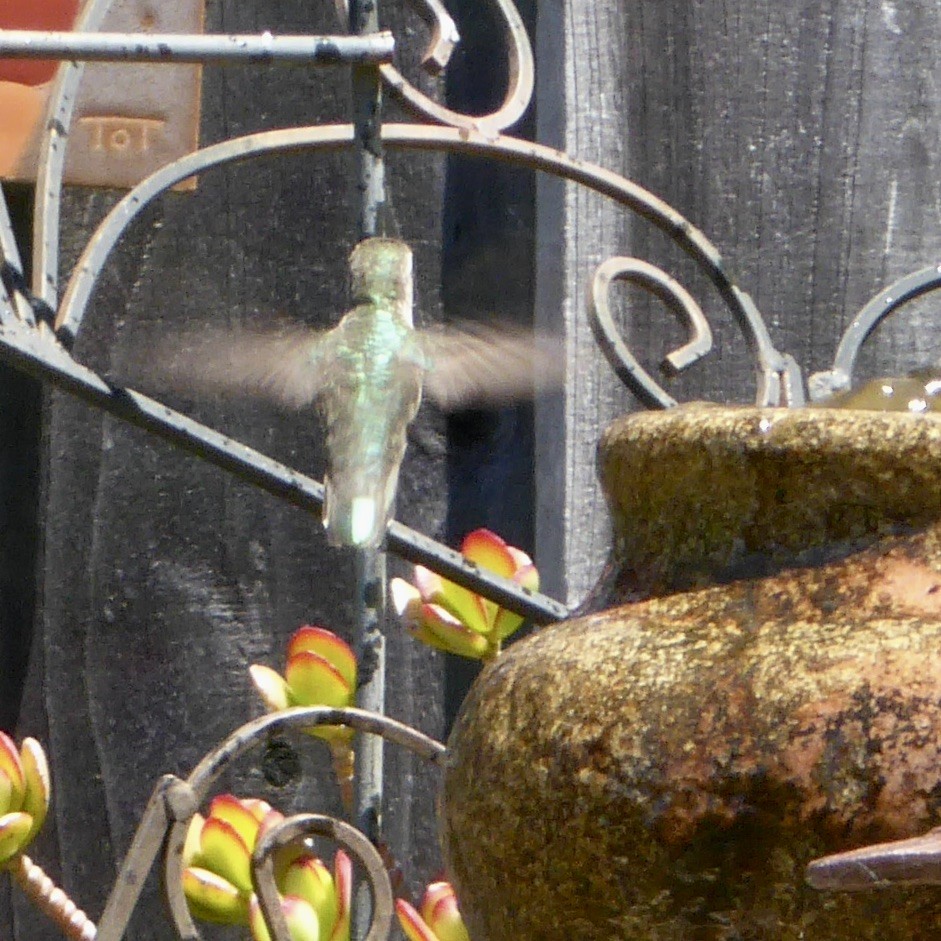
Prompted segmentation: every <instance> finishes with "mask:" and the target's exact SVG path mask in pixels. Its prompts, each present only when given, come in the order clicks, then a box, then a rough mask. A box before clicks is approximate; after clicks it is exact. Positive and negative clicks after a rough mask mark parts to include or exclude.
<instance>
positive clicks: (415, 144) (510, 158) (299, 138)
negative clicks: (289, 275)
mask: <svg viewBox="0 0 941 941" xmlns="http://www.w3.org/2000/svg"><path fill="white" fill-rule="evenodd" d="M382 140H383V143H384V144H387V145H390V146H393V147H405V148H415V149H430V150H445V151H449V152H451V153H461V154H469V155H476V156H482V157H490V158H492V159H496V160H503V161H506V162H509V163H514V164H520V165H523V166H526V167H529V168H531V169H536V170H541V171H544V172H546V173H551V174H553V175H554V176H559V177H562V178H563V179H566V180H571V181H573V182H576V183H580V184H582V185H584V186H587V187H589V188H590V189H593V190H595V191H596V192H598V193H600V194H601V195H603V196H606V197H608V198H610V199H613V200H615V201H616V202H618V203H620V204H621V205H623V206H626V207H627V208H629V209H631V210H632V211H634V212H636V213H638V214H639V215H640V216H642V217H643V218H644V219H646V220H648V221H649V222H651V223H652V224H653V225H655V226H656V227H657V228H659V229H661V230H662V231H663V232H665V233H666V234H667V235H668V236H669V237H670V238H671V239H673V241H674V242H676V244H677V245H679V246H680V248H682V249H683V250H684V251H685V252H686V253H687V254H688V255H689V256H690V257H691V258H693V260H694V261H696V262H697V263H698V264H699V265H700V267H701V268H703V270H704V271H705V273H706V274H707V276H708V277H709V279H710V280H711V281H712V283H713V284H714V285H715V287H716V288H717V289H718V291H719V294H720V295H721V297H722V298H723V300H724V301H725V303H726V305H727V307H728V308H729V309H730V311H731V312H732V314H733V316H734V317H735V319H736V321H737V322H738V324H739V327H740V329H741V330H742V332H743V334H744V336H745V339H746V342H747V343H748V345H749V348H750V349H751V351H752V353H753V355H754V358H755V362H756V372H757V374H758V393H757V396H756V400H757V403H756V404H758V405H778V404H781V400H782V399H787V398H788V395H790V397H791V398H790V400H789V401H790V404H798V403H799V402H800V401H802V394H801V391H800V390H801V383H800V374H799V370H798V368H797V365H796V363H794V361H793V359H792V358H791V357H790V356H787V355H785V354H781V353H779V352H778V351H777V350H776V349H775V347H774V344H773V343H772V341H771V337H770V335H769V334H768V330H767V327H766V326H765V323H764V321H763V320H762V319H761V315H760V314H759V313H758V310H757V308H756V307H755V305H754V303H753V302H752V300H751V298H750V297H749V296H748V295H747V294H746V293H745V292H744V291H741V290H740V289H739V288H738V287H736V286H735V285H734V284H733V283H732V282H731V281H730V280H729V277H728V275H727V273H726V271H725V268H724V265H723V261H722V257H721V255H720V254H719V251H718V249H717V248H716V247H715V246H714V245H713V244H712V242H710V241H709V240H708V239H707V238H706V236H705V235H703V233H702V232H700V231H699V229H697V228H696V227H695V226H693V225H692V223H690V222H689V221H688V220H687V219H686V218H684V217H683V216H682V215H681V214H680V213H678V212H677V211H676V210H675V209H673V208H672V207H670V206H669V205H668V204H667V203H665V202H663V200H661V199H659V198H657V197H656V196H654V195H653V194H652V193H650V192H648V191H647V190H645V189H644V188H643V187H641V186H638V185H637V184H636V183H632V182H631V181H630V180H627V179H625V178H624V177H623V176H621V175H620V174H617V173H614V172H613V171H611V170H606V169H604V168H603V167H599V166H597V165H595V164H591V163H587V162H585V161H582V160H577V159H574V158H572V157H569V156H568V155H567V154H564V153H561V152H560V151H558V150H555V149H554V148H551V147H545V146H543V145H541V144H535V143H532V142H530V141H523V140H518V139H517V138H513V137H505V136H502V135H497V136H496V137H488V136H486V135H484V134H481V133H479V132H477V131H469V130H465V129H460V128H450V127H433V126H425V125H417V124H387V125H384V126H383V129H382ZM352 141H353V129H352V126H351V125H348V124H339V125H323V126H318V127H305V128H289V129H286V130H277V131H267V132H264V133H259V134H252V135H248V136H246V137H240V138H235V139H232V140H228V141H224V142H223V143H220V144H214V145H212V146H210V147H206V148H204V149H202V150H199V151H196V152H195V153H193V154H189V155H187V156H186V157H183V158H181V159H180V160H177V161H175V162H174V163H172V164H169V165H168V166H166V167H163V168H162V169H160V170H158V171H157V172H156V173H154V174H152V175H151V176H149V177H148V178H147V179H146V180H144V181H143V182H141V183H140V184H138V185H137V186H136V187H135V188H134V189H133V190H131V191H130V192H129V193H128V194H127V195H126V196H125V197H124V198H123V199H122V200H121V201H120V202H119V203H118V204H117V205H116V206H115V207H114V208H113V209H112V210H111V212H110V213H109V214H108V216H106V217H105V219H104V220H103V221H102V223H101V225H99V227H98V229H97V230H96V231H95V233H94V235H93V236H92V237H91V239H90V240H89V242H88V244H87V245H86V247H85V251H84V252H83V253H82V257H81V258H80V259H79V261H78V263H77V265H76V269H75V271H74V272H73V275H72V278H71V280H70V281H69V284H68V287H67V289H66V292H65V294H64V296H63V299H62V305H61V307H60V309H59V314H58V317H57V319H56V335H57V336H58V337H59V339H60V340H61V341H62V343H63V344H65V345H66V346H69V345H70V344H71V343H72V342H73V341H74V338H75V336H76V333H77V331H78V328H79V325H80V323H81V320H82V317H83V316H84V312H85V309H86V308H87V305H88V303H89V300H90V297H91V294H92V291H93V289H94V285H95V281H96V279H97V278H98V276H99V274H100V272H101V270H102V267H103V266H104V264H105V262H106V261H107V259H108V257H109V255H110V254H111V252H112V251H113V249H114V247H115V245H116V243H117V241H118V240H119V239H120V238H121V236H122V234H123V233H124V231H125V229H126V228H127V227H128V226H129V225H130V224H131V222H132V221H133V220H134V219H135V218H136V217H137V215H138V214H139V213H140V212H141V211H142V210H143V208H144V207H145V206H146V205H147V204H148V203H149V202H150V201H151V200H153V199H154V198H155V197H156V196H158V195H160V194H161V193H163V192H165V191H166V190H168V189H170V188H171V187H172V186H174V185H176V184H177V183H179V182H181V181H182V180H185V179H186V178H187V177H189V176H192V175H193V174H195V173H202V172H205V171H206V170H209V169H211V168H214V167H219V166H222V165H224V164H228V163H233V162H237V161H242V160H250V159H256V158H258V157H261V156H263V155H266V154H271V153H276V152H282V153H283V152H292V151H304V150H332V149H338V148H341V147H347V146H349V145H350V144H351V143H352ZM782 377H783V378H782Z"/></svg>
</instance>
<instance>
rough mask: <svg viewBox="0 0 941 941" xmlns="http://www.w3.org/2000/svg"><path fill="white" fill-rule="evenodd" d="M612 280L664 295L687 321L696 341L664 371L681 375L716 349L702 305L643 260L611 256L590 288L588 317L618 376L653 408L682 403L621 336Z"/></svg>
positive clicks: (671, 358) (674, 356)
mask: <svg viewBox="0 0 941 941" xmlns="http://www.w3.org/2000/svg"><path fill="white" fill-rule="evenodd" d="M612 281H627V282H629V283H632V284H637V285H639V286H640V287H643V288H645V289H646V290H648V291H649V292H650V293H651V294H654V295H656V296H657V297H659V298H660V299H661V300H662V301H663V302H664V303H665V304H666V305H667V307H669V308H670V310H671V311H672V312H673V313H674V314H676V316H677V317H678V318H679V319H680V320H683V319H684V318H685V320H686V321H687V323H688V324H689V329H690V340H689V342H688V343H686V344H685V345H684V346H681V347H680V348H679V349H676V350H674V351H673V352H672V353H670V354H669V355H668V356H667V357H666V360H665V361H664V367H665V368H668V369H669V370H670V371H672V372H680V371H681V370H683V369H686V368H687V367H689V366H691V365H692V364H693V363H695V362H697V361H698V360H700V359H701V358H702V357H703V356H705V355H706V354H707V353H708V352H709V351H710V350H711V349H712V330H711V328H710V327H709V322H708V321H707V320H706V317H705V315H704V314H703V312H702V308H701V307H700V306H699V304H697V303H696V301H695V300H693V297H692V295H690V293H689V292H688V291H687V290H686V289H685V288H684V287H683V286H682V285H681V284H679V283H678V282H677V281H675V280H674V279H673V278H671V277H670V276H669V275H668V274H666V272H664V271H662V270H661V269H660V268H657V267H655V266H654V265H651V264H649V263H648V262H646V261H641V260H640V259H639V258H609V259H608V260H607V261H606V262H604V263H603V264H601V265H599V266H598V268H597V269H596V270H595V276H594V278H593V279H592V282H591V284H590V285H589V288H588V316H589V320H590V322H591V326H592V330H593V331H594V334H595V340H596V341H597V343H598V345H599V346H600V347H601V349H602V352H603V353H604V354H605V356H606V357H607V358H608V362H609V363H610V364H611V368H612V369H614V371H615V372H616V373H617V375H618V378H619V379H620V380H621V381H622V382H623V383H624V384H625V385H626V386H628V387H629V388H630V389H631V391H632V392H633V393H634V394H635V395H636V396H637V398H639V399H640V400H641V402H643V403H644V405H646V406H648V407H649V408H672V407H673V406H674V405H676V404H677V402H676V399H674V398H673V397H672V396H670V395H668V394H667V393H666V392H664V391H663V389H662V388H661V386H660V385H659V384H658V383H657V382H655V381H654V379H653V377H652V376H651V375H650V373H648V372H647V370H646V369H644V367H643V366H641V364H640V363H639V362H638V361H637V358H636V357H635V356H634V354H633V353H631V351H630V350H629V349H628V346H627V344H626V343H625V342H624V340H623V339H622V338H621V334H620V331H619V330H618V328H617V325H616V324H615V322H614V317H613V315H612V314H611V305H610V304H609V299H610V293H611V282H612Z"/></svg>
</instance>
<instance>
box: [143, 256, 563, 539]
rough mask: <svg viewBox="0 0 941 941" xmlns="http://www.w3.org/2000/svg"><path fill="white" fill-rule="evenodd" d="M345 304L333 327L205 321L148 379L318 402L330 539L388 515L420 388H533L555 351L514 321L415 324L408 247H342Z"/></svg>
mask: <svg viewBox="0 0 941 941" xmlns="http://www.w3.org/2000/svg"><path fill="white" fill-rule="evenodd" d="M349 268H350V287H351V294H352V300H353V304H354V306H353V307H352V309H351V310H349V311H347V312H346V313H345V314H344V315H343V316H342V318H341V319H340V321H339V323H338V324H337V325H336V326H335V327H333V328H332V329H329V330H326V331H317V330H313V329H310V328H303V327H292V328H288V329H276V330H268V331H260V330H251V331H243V332H240V333H233V332H231V331H221V330H217V329H210V328H207V329H204V330H201V331H199V332H195V333H192V334H187V335H184V336H183V337H182V338H181V337H179V335H177V337H176V340H175V345H174V346H170V345H169V344H168V343H164V344H162V348H161V349H158V351H157V355H156V357H153V358H151V362H150V364H149V365H148V366H145V367H143V370H144V373H145V376H144V377H143V378H144V382H145V384H146V385H158V386H160V387H162V388H165V387H167V386H170V387H172V388H178V389H183V390H184V391H189V392H193V393H196V394H206V393H209V394H218V393H222V394H225V395H239V396H256V397H261V398H264V399H267V400H269V401H273V402H275V403H277V404H280V405H282V406H287V407H290V408H304V407H306V406H309V405H312V404H314V403H316V405H317V407H318V408H319V410H320V412H321V415H322V417H323V420H324V425H325V427H326V451H327V471H326V474H325V478H324V489H325V498H324V507H323V522H324V526H325V528H326V532H327V540H328V542H329V543H330V544H331V545H334V546H355V547H359V548H366V547H372V546H378V545H379V544H380V543H381V542H382V541H383V539H384V538H385V532H386V528H387V527H388V524H389V522H390V520H391V519H392V513H393V509H394V502H395V493H396V488H397V485H398V479H399V470H400V468H401V466H402V460H403V458H404V456H405V448H406V440H407V430H408V426H409V424H410V423H411V421H412V419H413V418H414V417H415V414H416V412H417V411H418V406H419V404H420V403H421V400H422V393H423V391H424V392H425V393H426V394H427V395H428V397H429V398H431V399H433V400H434V401H435V402H436V403H437V404H438V405H439V406H440V407H441V408H443V409H445V410H453V409H457V408H471V407H475V406H477V407H479V406H481V405H483V404H488V403H489V404H495V403H507V402H512V401H518V400H521V399H524V398H528V397H531V396H532V395H534V394H535V392H537V391H539V390H541V389H544V388H547V387H548V386H550V385H556V384H558V382H560V381H561V372H560V370H561V362H562V360H563V357H562V356H560V355H559V353H558V352H557V351H554V350H552V349H550V345H549V344H547V343H545V342H543V343H541V344H540V343H537V342H536V341H534V339H533V337H532V335H527V334H526V333H524V332H523V331H521V330H514V329H507V328H491V327H485V326H478V325H474V326H463V327H457V328H456V327H432V328H429V329H423V330H418V329H416V328H415V324H414V315H413V308H414V294H413V288H412V251H411V249H410V248H409V247H408V245H406V244H405V243H404V242H402V241H399V240H398V239H392V238H368V239H364V240H363V241H362V242H360V243H359V244H358V245H356V246H355V248H354V249H353V251H352V252H351V254H350V256H349Z"/></svg>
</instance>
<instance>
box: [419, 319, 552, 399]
mask: <svg viewBox="0 0 941 941" xmlns="http://www.w3.org/2000/svg"><path fill="white" fill-rule="evenodd" d="M419 340H420V342H421V346H422V351H423V353H424V356H425V362H426V364H427V370H428V371H427V373H426V375H425V392H426V393H427V395H428V396H429V397H430V398H432V399H434V400H435V402H437V403H438V405H439V406H440V407H441V408H443V409H445V410H448V411H450V410H454V409H463V408H476V407H480V406H483V405H505V404H508V403H510V402H520V401H525V400H526V399H531V398H532V397H533V396H534V395H539V394H541V393H543V392H546V391H549V390H550V389H554V388H558V387H559V386H561V385H562V384H563V383H564V382H565V350H564V347H563V341H562V338H561V337H550V336H534V335H533V334H532V332H531V331H526V330H521V329H514V328H511V327H488V326H482V325H477V324H467V325H462V326H459V327H441V328H432V329H429V330H423V331H421V333H420V334H419Z"/></svg>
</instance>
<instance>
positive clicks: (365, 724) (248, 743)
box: [164, 706, 445, 941]
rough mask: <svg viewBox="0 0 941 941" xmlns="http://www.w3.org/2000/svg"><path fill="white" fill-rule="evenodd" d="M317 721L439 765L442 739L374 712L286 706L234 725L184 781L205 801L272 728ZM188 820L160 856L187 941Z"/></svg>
mask: <svg viewBox="0 0 941 941" xmlns="http://www.w3.org/2000/svg"><path fill="white" fill-rule="evenodd" d="M318 725H348V726H350V727H351V728H353V729H356V731H358V732H367V733H369V734H372V735H380V736H382V738H384V739H386V740H387V741H389V742H392V743H394V744H396V745H401V746H402V747H404V748H407V749H409V750H410V751H413V752H415V753H416V754H417V755H419V756H420V757H421V758H424V759H425V760H426V761H430V762H432V763H433V764H440V763H441V762H442V761H443V759H444V753H445V750H444V745H442V744H441V743H440V742H436V741H435V740H434V739H433V738H429V737H428V736H427V735H424V734H423V733H421V732H418V731H416V730H415V729H413V728H411V727H409V726H407V725H405V724H403V723H402V722H396V720H395V719H390V718H388V717H387V716H384V715H380V714H378V713H373V712H366V711H364V710H362V709H331V708H328V707H326V706H311V707H307V708H300V707H297V708H293V709H284V710H282V711H280V712H273V713H270V714H269V715H266V716H262V717H261V718H260V719H255V720H254V721H253V722H248V723H246V724H245V725H243V726H241V728H238V729H236V730H235V731H234V732H233V733H232V734H231V735H230V736H229V737H228V738H227V739H226V740H225V741H224V742H222V744H220V745H219V746H217V747H216V748H214V749H213V750H212V751H211V752H209V754H207V755H206V757H205V758H203V760H202V761H201V762H200V763H199V764H198V765H197V766H196V767H195V768H194V769H193V772H192V773H191V774H190V776H189V778H187V780H186V784H187V785H188V786H189V787H190V788H191V790H192V792H193V795H194V798H195V803H196V805H199V804H201V803H202V802H203V801H205V800H206V798H207V796H208V794H209V789H210V787H211V786H212V784H213V783H214V782H215V781H216V779H217V778H218V777H219V775H221V774H222V773H223V772H224V771H225V769H226V768H228V767H229V765H231V764H232V762H234V761H235V760H236V759H237V758H239V757H241V756H242V755H244V754H245V753H246V752H247V751H250V750H251V749H253V748H257V747H259V746H261V745H264V743H265V742H266V741H267V740H268V736H269V735H271V734H272V733H275V732H283V731H288V730H294V731H297V732H301V731H305V730H307V729H311V728H314V727H315V726H318ZM191 819H192V817H186V818H180V819H177V820H176V821H175V822H174V823H173V826H172V828H171V829H170V834H169V837H168V839H167V844H166V845H167V851H166V857H165V859H164V887H165V891H166V896H167V902H168V904H169V907H170V915H171V918H172V920H173V923H174V927H175V928H176V931H177V933H178V934H179V935H180V937H181V938H183V939H186V941H193V939H197V938H199V937H200V935H199V931H198V930H197V928H196V925H195V923H194V922H193V918H192V916H191V915H190V911H189V906H188V905H187V904H186V897H185V896H184V895H183V846H184V844H185V842H186V832H187V830H188V829H189V824H190V820H191ZM364 865H365V863H364Z"/></svg>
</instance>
